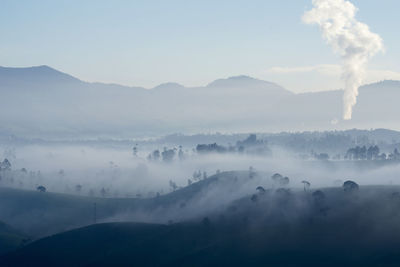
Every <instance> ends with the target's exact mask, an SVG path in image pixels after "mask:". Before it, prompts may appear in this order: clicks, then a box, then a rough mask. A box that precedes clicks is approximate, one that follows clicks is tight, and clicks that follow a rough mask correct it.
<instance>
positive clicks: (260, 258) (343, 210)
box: [0, 186, 400, 266]
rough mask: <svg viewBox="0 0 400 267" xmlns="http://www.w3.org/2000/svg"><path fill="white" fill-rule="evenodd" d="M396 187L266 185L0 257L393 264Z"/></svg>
mask: <svg viewBox="0 0 400 267" xmlns="http://www.w3.org/2000/svg"><path fill="white" fill-rule="evenodd" d="M398 189H399V188H398V187H388V186H386V187H382V186H380V187H379V186H370V187H362V188H360V190H359V191H353V192H344V191H343V190H342V189H341V188H322V189H320V190H319V191H310V192H290V191H286V190H276V191H271V190H267V191H266V192H264V193H261V192H260V193H259V194H258V197H257V199H254V198H252V199H250V198H249V197H244V198H241V199H238V200H237V201H234V202H233V203H232V204H231V206H230V207H229V208H227V209H226V210H224V211H222V212H218V213H215V214H210V215H209V216H208V217H204V218H198V219H195V220H189V221H185V222H181V223H172V224H169V225H165V224H163V225H162V224H143V223H130V222H127V223H106V224H95V225H91V226H87V227H83V228H79V229H74V230H71V231H67V232H64V233H60V234H56V235H53V236H49V237H46V238H43V239H40V240H38V241H36V242H33V243H30V244H28V245H27V246H25V247H23V248H20V249H18V250H17V251H15V252H11V253H9V254H7V255H5V256H3V257H0V265H1V266H26V265H34V266H54V265H57V266H111V265H114V266H115V265H117V266H127V265H139V266H188V265H190V266H250V265H251V266H397V265H398V263H399V262H400V256H399V254H398V252H397V250H398V246H399V245H400V236H399V231H398V230H399V223H398V222H399V216H398V214H397V213H396V212H394V211H395V210H397V208H398V205H399V194H398V191H396V190H398ZM393 192H395V194H393Z"/></svg>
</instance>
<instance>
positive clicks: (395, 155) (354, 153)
mask: <svg viewBox="0 0 400 267" xmlns="http://www.w3.org/2000/svg"><path fill="white" fill-rule="evenodd" d="M345 159H348V160H386V159H390V160H396V159H400V153H399V151H398V150H397V148H395V149H394V151H393V152H392V153H390V154H389V155H386V153H380V149H379V147H378V146H376V145H375V146H370V147H368V148H367V147H366V146H362V147H360V146H356V147H353V148H349V149H348V150H347V152H346V155H345Z"/></svg>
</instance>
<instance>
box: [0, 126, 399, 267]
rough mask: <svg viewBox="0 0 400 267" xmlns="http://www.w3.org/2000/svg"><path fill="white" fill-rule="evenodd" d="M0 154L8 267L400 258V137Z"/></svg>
mask: <svg viewBox="0 0 400 267" xmlns="http://www.w3.org/2000/svg"><path fill="white" fill-rule="evenodd" d="M1 144H2V145H1V148H2V150H3V157H4V159H3V160H2V162H1V170H0V175H1V176H0V177H1V179H0V215H1V216H0V219H1V221H2V225H0V227H1V228H0V230H1V232H0V253H1V255H2V257H0V262H1V264H2V265H5V266H19V265H21V266H22V265H36V264H37V265H40V264H45V265H58V266H61V265H63V266H71V265H82V266H87V265H102V264H104V265H113V264H116V265H131V264H139V265H181V266H184V265H193V263H194V262H195V263H196V264H194V265H201V266H204V265H210V264H212V265H214V264H217V263H219V264H222V265H225V264H233V265H235V264H239V265H253V264H255V265H283V266H292V264H294V263H296V262H307V264H308V265H310V266H321V264H323V265H324V266H338V265H341V266H345V265H348V266H353V265H354V264H359V263H360V259H361V258H362V259H363V260H362V261H361V262H362V263H363V265H364V266H374V265H376V264H377V263H385V264H389V265H390V264H392V263H395V262H397V261H398V260H399V258H398V257H399V256H398V255H397V253H396V249H395V248H396V247H397V246H398V245H399V244H400V236H399V235H400V231H399V230H400V229H399V227H400V216H399V213H398V208H399V207H400V184H399V183H398V180H397V178H398V173H399V170H400V153H399V152H398V149H399V148H400V132H396V131H391V130H385V129H378V130H370V131H365V130H348V131H334V132H298V133H278V134H267V133H259V134H230V135H224V134H198V135H183V134H175V135H169V136H164V137H160V138H153V139H146V140H112V139H109V140H86V141H85V140H80V141H65V140H64V141H54V140H53V141H49V140H47V141H46V140H30V139H24V138H15V137H12V138H10V137H8V138H3V139H2V140H1ZM76 240H79V244H76V243H75V242H76ZM71 242H72V243H71ZM68 244H70V245H68ZM72 244H74V245H72ZM66 246H71V247H68V249H65V247H66ZM48 251H52V253H48ZM107 253H112V254H111V255H108V254H107ZM287 253H291V255H293V256H292V257H290V258H287V257H286V256H285V255H286V254H287ZM152 254H153V255H157V257H151V256H150V255H152ZM204 255H206V256H204ZM60 259H62V262H60Z"/></svg>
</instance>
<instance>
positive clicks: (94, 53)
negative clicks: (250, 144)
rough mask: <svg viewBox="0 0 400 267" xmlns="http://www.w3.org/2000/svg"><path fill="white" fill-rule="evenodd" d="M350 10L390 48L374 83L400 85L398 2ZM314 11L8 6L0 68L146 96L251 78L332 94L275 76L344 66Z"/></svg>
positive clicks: (1, 12) (286, 0)
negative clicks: (170, 87) (173, 86)
mask: <svg viewBox="0 0 400 267" xmlns="http://www.w3.org/2000/svg"><path fill="white" fill-rule="evenodd" d="M352 2H353V3H354V4H355V5H356V6H357V7H358V8H359V13H358V16H357V18H358V19H359V20H360V21H362V22H364V23H366V24H368V25H369V26H370V28H371V30H372V31H373V32H376V33H378V34H379V35H381V37H382V38H383V39H384V43H385V48H386V53H385V54H380V55H378V56H376V57H375V58H374V59H373V60H372V61H371V63H370V65H369V67H370V69H371V71H372V72H373V73H372V74H371V75H370V77H372V78H370V79H376V80H377V79H381V78H397V77H399V78H398V79H400V61H399V59H400V37H399V35H398V25H400V16H399V10H400V2H399V1H396V0H380V1H377V0H353V1H352ZM310 8H311V0H276V1H267V0H253V1H248V0H247V1H241V0H240V1H234V0H230V1H222V0H220V1H215V0H213V1H210V0H202V1H189V0H186V1H183V0H182V1H174V0H171V1H155V0H143V1H117V0H114V1H101V0H96V1H94V0H93V1H89V0H87V1H82V0H81V1H75V0H68V1H55V0H51V1H40V0H36V1H33V0H32V1H23V0H20V1H16V0H2V1H1V3H0V65H1V66H14V67H22V66H32V65H49V66H51V67H54V68H56V69H59V70H61V71H64V72H67V73H69V74H72V75H74V76H76V77H78V78H80V79H83V80H86V81H101V82H113V83H119V84H124V85H136V86H144V87H153V86H155V85H157V84H160V83H163V82H170V81H174V82H179V83H181V84H183V85H186V86H197V85H205V84H207V83H208V82H211V81H212V80H214V79H217V78H223V77H229V76H234V75H239V74H245V75H250V76H254V77H257V78H261V79H267V80H270V81H275V82H278V83H280V84H282V85H284V86H286V87H288V89H290V90H293V91H296V92H303V91H311V90H313V91H315V90H327V89H335V88H338V87H340V86H341V83H340V79H339V78H340V77H339V76H340V75H336V73H335V72H333V74H332V73H330V74H326V73H324V72H321V71H315V70H314V71H301V72H298V71H293V72H290V73H278V72H276V71H271V68H274V67H285V68H300V69H301V68H304V67H308V69H312V68H310V67H315V66H320V65H329V67H330V68H328V69H335V66H334V64H338V62H339V60H338V57H337V56H336V55H334V54H333V53H332V51H331V49H330V48H329V47H328V46H327V45H326V44H325V42H324V41H323V40H322V38H321V35H320V33H319V30H318V27H316V26H310V25H305V24H303V23H302V21H301V16H302V14H303V13H304V11H306V10H308V9H310ZM332 65H333V66H332ZM315 68H316V69H318V67H315ZM305 69H307V68H305Z"/></svg>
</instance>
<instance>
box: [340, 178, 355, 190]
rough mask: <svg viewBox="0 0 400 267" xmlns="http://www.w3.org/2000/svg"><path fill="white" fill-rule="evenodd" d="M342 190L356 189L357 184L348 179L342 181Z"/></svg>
mask: <svg viewBox="0 0 400 267" xmlns="http://www.w3.org/2000/svg"><path fill="white" fill-rule="evenodd" d="M343 190H344V191H345V192H353V191H357V190H358V184H357V183H356V182H353V181H350V180H348V181H346V182H344V183H343Z"/></svg>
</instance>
